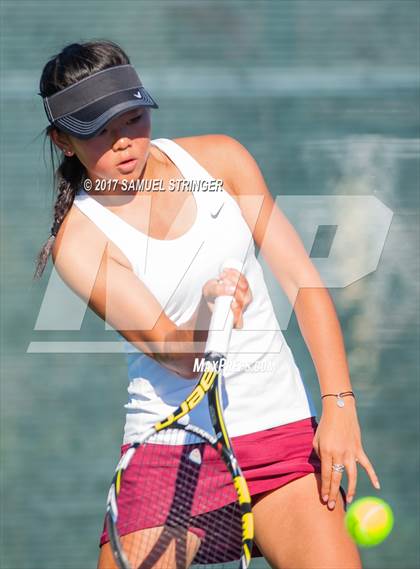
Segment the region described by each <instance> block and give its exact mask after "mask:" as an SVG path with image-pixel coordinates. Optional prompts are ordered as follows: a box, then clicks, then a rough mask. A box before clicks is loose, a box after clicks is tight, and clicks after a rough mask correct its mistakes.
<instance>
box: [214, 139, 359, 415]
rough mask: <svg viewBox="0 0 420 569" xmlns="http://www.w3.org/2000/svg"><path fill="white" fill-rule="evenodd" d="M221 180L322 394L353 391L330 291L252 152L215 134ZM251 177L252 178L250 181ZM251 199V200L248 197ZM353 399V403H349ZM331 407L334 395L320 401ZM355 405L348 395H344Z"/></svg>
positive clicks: (234, 141) (232, 140)
mask: <svg viewBox="0 0 420 569" xmlns="http://www.w3.org/2000/svg"><path fill="white" fill-rule="evenodd" d="M214 137H215V138H218V139H219V140H218V141H214V144H215V147H216V148H219V149H220V155H221V160H223V156H225V157H226V158H225V159H224V160H225V164H224V178H225V180H226V181H227V182H228V184H229V186H230V187H231V188H232V189H233V191H234V193H235V197H236V198H237V201H238V205H239V206H240V207H241V211H242V214H243V216H244V218H245V220H246V221H247V223H248V225H249V227H250V229H251V231H252V232H253V237H254V240H255V242H256V244H257V245H258V246H259V248H260V250H261V253H262V255H263V257H264V259H265V260H266V261H267V263H268V264H269V266H270V268H271V269H272V271H273V273H274V275H275V276H276V278H277V279H278V282H279V283H280V284H281V286H282V288H283V289H284V291H285V293H286V295H287V297H288V298H289V300H290V302H291V304H292V306H293V307H294V311H295V313H296V317H297V320H298V323H299V327H300V330H301V333H302V336H303V338H304V340H305V343H306V345H307V347H308V350H309V352H310V354H311V357H312V360H313V362H314V365H315V368H316V371H317V374H318V378H319V383H320V389H321V393H322V394H324V393H337V392H339V391H347V390H349V389H351V383H350V375H349V370H348V365H347V360H346V354H345V347H344V340H343V335H342V332H341V327H340V324H339V320H338V317H337V314H336V310H335V307H334V304H333V302H332V299H331V297H330V294H329V292H328V290H327V289H326V287H325V285H324V283H323V282H322V280H321V277H320V275H319V273H318V271H317V270H316V268H315V266H314V265H313V263H312V262H311V260H310V258H309V256H308V254H307V252H306V250H305V248H304V246H303V244H302V242H301V240H300V238H299V236H298V234H297V233H296V231H295V229H294V228H293V226H292V225H291V223H290V222H289V221H288V219H287V218H286V216H285V215H284V214H283V213H282V212H281V210H280V209H279V208H278V207H277V205H276V203H275V202H274V200H273V198H272V196H271V194H270V192H269V190H268V188H267V186H266V184H265V181H264V178H263V176H262V174H261V171H260V169H259V167H258V165H257V163H256V162H255V160H254V158H253V157H252V156H251V154H250V153H249V152H248V151H247V150H246V149H245V148H244V147H243V146H242V145H241V144H240V143H239V142H237V141H236V140H234V139H232V138H230V137H225V136H218V135H214ZM250 181H251V182H250ZM250 198H251V199H250ZM350 400H351V401H350ZM322 401H323V404H324V406H325V405H326V406H329V405H331V403H332V402H334V399H333V398H328V397H327V398H325V399H323V400H322ZM347 402H349V404H350V403H353V400H352V398H351V397H348V398H347V399H346V405H347Z"/></svg>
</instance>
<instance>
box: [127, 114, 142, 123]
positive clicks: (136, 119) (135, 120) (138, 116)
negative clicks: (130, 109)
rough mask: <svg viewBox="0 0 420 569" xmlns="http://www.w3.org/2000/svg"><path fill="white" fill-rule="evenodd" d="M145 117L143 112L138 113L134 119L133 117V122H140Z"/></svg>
mask: <svg viewBox="0 0 420 569" xmlns="http://www.w3.org/2000/svg"><path fill="white" fill-rule="evenodd" d="M142 117H143V113H142V114H141V115H137V116H136V117H134V118H133V119H131V121H130V122H131V123H133V122H138V121H139V120H140V119H141V118H142Z"/></svg>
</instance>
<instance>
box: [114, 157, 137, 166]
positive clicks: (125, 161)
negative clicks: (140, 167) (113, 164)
mask: <svg viewBox="0 0 420 569" xmlns="http://www.w3.org/2000/svg"><path fill="white" fill-rule="evenodd" d="M133 160H135V158H134V157H133V158H126V159H125V160H121V162H118V164H117V166H121V165H122V164H128V163H129V162H133Z"/></svg>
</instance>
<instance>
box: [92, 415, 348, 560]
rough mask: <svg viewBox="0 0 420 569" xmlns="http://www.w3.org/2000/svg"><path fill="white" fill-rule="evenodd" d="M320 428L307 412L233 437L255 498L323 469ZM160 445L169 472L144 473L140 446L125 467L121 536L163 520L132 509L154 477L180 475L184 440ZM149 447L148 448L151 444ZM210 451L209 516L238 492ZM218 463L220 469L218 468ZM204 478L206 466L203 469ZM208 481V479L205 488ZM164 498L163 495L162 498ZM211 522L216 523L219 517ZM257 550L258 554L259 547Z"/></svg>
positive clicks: (105, 537)
mask: <svg viewBox="0 0 420 569" xmlns="http://www.w3.org/2000/svg"><path fill="white" fill-rule="evenodd" d="M317 427H318V423H317V421H316V418H315V417H308V418H306V419H302V420H300V421H294V422H292V423H288V424H286V425H280V426H278V427H273V428H271V429H266V430H264V431H259V432H257V433H250V434H247V435H241V436H238V437H232V446H233V448H234V451H235V454H236V457H237V459H238V462H239V464H240V466H241V468H242V471H243V473H244V476H245V478H246V480H247V483H248V488H249V492H250V494H251V496H252V498H253V499H255V498H256V497H257V496H258V495H260V494H263V493H265V492H268V491H270V490H274V489H276V488H280V487H281V486H284V485H286V484H288V483H289V482H291V481H292V480H296V479H297V478H301V477H302V476H305V475H306V474H309V473H312V472H321V461H320V459H319V458H318V456H317V454H316V453H315V451H314V449H313V447H312V441H313V438H314V435H315V431H316V429H317ZM129 446H130V445H129V444H126V445H123V446H122V447H121V456H122V455H123V454H124V452H125V451H126V450H127V448H128V447H129ZM159 446H160V447H161V448H162V452H164V453H165V456H166V457H168V458H167V464H166V466H165V469H164V471H163V470H162V471H161V472H160V473H159V471H158V470H156V468H150V476H149V474H148V472H147V474H144V470H143V475H142V477H141V478H139V477H138V475H136V459H137V460H139V461H140V460H141V461H143V464H144V456H141V455H140V453H139V451H137V452H136V454H135V455H134V457H133V459H132V460H131V462H130V464H129V466H128V468H127V470H126V471H125V472H124V477H123V478H124V482H123V484H122V489H121V493H120V496H119V501H118V519H119V525H121V527H123V528H124V530H123V531H120V535H125V534H128V533H131V532H133V531H138V530H141V529H146V528H150V527H155V526H159V525H163V524H164V518H163V519H162V520H156V510H154V511H153V518H152V519H148V517H147V512H148V511H149V510H148V509H147V508H146V509H145V514H144V515H137V516H136V517H135V519H133V520H132V519H131V517H130V513H129V512H130V508H131V507H132V503H133V499H136V498H135V497H136V496H140V495H144V494H145V488H146V489H147V487H149V488H153V486H154V482H153V481H154V480H156V476H159V475H160V476H164V477H165V480H167V481H168V484H171V479H172V478H173V479H174V480H175V478H176V473H177V464H178V462H179V455H180V453H182V452H183V447H182V445H178V446H175V447H174V446H172V447H171V446H170V445H169V446H168V445H159ZM163 447H164V448H163ZM145 449H147V446H146V447H145ZM208 451H209V455H208V461H206V453H204V460H203V464H205V465H207V467H208V471H207V473H208V475H209V476H210V475H211V477H212V489H213V492H212V499H211V506H209V507H208V508H207V510H206V511H205V512H204V518H205V517H206V516H214V514H215V512H216V510H218V509H221V508H224V507H228V506H229V504H231V503H232V502H233V501H234V500H235V497H236V494H235V492H234V491H233V490H232V489H231V483H230V477H227V476H226V471H225V469H224V468H223V465H222V463H221V461H220V459H219V460H218V459H217V457H212V456H211V453H212V452H213V453H214V454H216V453H215V451H214V450H213V449H212V448H211V447H208ZM137 455H138V456H137ZM218 465H219V466H218ZM143 468H144V467H143ZM218 468H219V469H220V472H218ZM200 477H202V478H203V479H205V478H206V471H204V472H203V473H202V474H200ZM145 478H150V479H145ZM205 486H206V485H205V483H204V484H203V487H205ZM228 488H230V490H229V489H228ZM198 491H199V490H198ZM340 492H341V494H342V495H343V498H344V504H346V496H345V492H344V490H343V488H342V487H340ZM146 493H147V492H146ZM161 499H164V498H163V497H162V496H161V495H159V500H161ZM161 511H162V512H164V511H165V504H163V505H162V508H161ZM191 514H192V515H197V514H203V511H200V512H191ZM199 517H200V516H199ZM212 523H214V520H213V521H212ZM191 531H192V532H193V533H196V534H197V535H198V536H199V537H200V538H201V537H202V535H203V533H202V531H203V529H202V528H200V527H192V528H191ZM108 541H109V537H108V533H107V529H106V524H105V523H104V527H103V532H102V535H101V538H100V546H102V545H103V544H104V543H106V542H108ZM256 554H257V555H258V552H256Z"/></svg>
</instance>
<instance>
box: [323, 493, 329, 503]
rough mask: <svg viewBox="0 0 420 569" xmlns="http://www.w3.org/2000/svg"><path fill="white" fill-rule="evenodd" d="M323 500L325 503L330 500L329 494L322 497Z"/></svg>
mask: <svg viewBox="0 0 420 569" xmlns="http://www.w3.org/2000/svg"><path fill="white" fill-rule="evenodd" d="M322 499H323V500H324V502H326V501H327V500H328V496H327V494H326V495H325V496H322Z"/></svg>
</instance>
